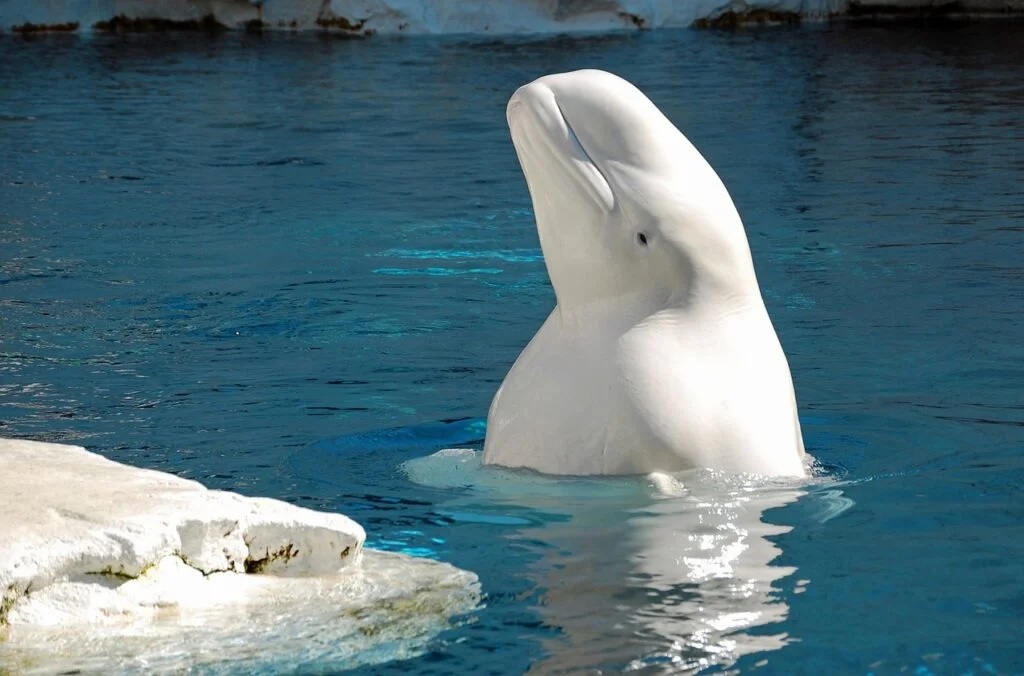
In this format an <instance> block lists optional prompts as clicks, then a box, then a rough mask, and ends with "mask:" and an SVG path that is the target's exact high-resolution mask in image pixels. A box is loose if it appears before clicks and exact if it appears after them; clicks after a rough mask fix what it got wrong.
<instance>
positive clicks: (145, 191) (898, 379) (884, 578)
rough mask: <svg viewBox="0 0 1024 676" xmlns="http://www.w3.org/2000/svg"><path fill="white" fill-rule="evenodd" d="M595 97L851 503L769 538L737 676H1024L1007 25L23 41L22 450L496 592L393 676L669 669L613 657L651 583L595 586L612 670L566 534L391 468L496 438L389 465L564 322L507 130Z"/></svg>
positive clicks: (12, 135) (6, 95)
mask: <svg viewBox="0 0 1024 676" xmlns="http://www.w3.org/2000/svg"><path fill="white" fill-rule="evenodd" d="M586 66H590V67H603V68H606V69H609V70H613V71H615V72H617V73H619V74H621V75H623V76H625V77H627V78H629V79H631V80H632V81H634V82H635V83H636V84H637V85H638V86H640V87H641V88H642V89H644V90H645V91H647V92H648V94H649V95H650V96H651V98H652V99H653V100H654V101H655V102H656V103H657V104H658V105H659V106H661V107H662V109H663V110H664V111H665V112H666V113H667V114H668V116H669V117H670V118H671V119H673V120H674V121H675V122H676V123H677V125H678V126H679V127H680V128H681V129H682V130H683V131H684V132H685V133H686V134H687V135H688V136H689V138H690V139H691V140H692V141H693V142H694V143H695V145H697V147H698V148H700V149H701V151H702V152H704V153H705V155H706V156H707V157H708V159H709V160H710V161H711V163H712V165H713V166H714V167H715V168H716V169H717V171H718V172H719V174H720V175H721V176H722V178H723V179H724V181H725V183H726V185H727V186H728V187H729V189H730V191H731V192H732V195H733V197H734V199H735V201H736V203H737V206H738V207H739V210H740V213H741V215H742V216H743V218H744V221H745V223H746V226H747V230H748V234H749V236H750V242H751V247H752V249H753V253H754V259H755V264H756V267H757V271H758V276H759V279H760V281H761V285H762V289H763V290H764V293H765V298H766V302H767V304H768V309H769V311H770V313H771V314H772V317H773V319H774V321H775V324H776V327H777V330H778V332H779V334H780V337H781V339H782V342H783V345H784V347H785V348H786V351H787V353H788V355H789V359H790V364H791V366H792V370H793V376H794V380H795V383H796V387H797V394H798V398H799V401H800V406H801V414H802V416H803V418H804V431H805V437H806V440H807V443H808V448H809V450H810V451H811V452H812V453H813V454H814V455H816V456H817V457H818V458H819V459H821V460H822V461H823V462H825V463H826V464H829V465H833V466H836V467H838V468H839V469H837V470H836V472H835V473H836V474H837V476H838V478H839V479H841V480H842V481H843V482H844V483H843V484H842V485H841V491H842V495H843V500H846V501H848V502H847V503H846V505H847V507H848V508H847V509H846V510H845V511H843V512H842V513H841V514H838V515H837V516H835V517H834V518H832V519H829V520H825V519H822V518H818V516H816V515H817V514H819V512H820V504H819V503H821V502H822V500H824V499H825V498H826V497H827V495H835V494H836V493H838V490H837V489H835V488H834V487H833V488H828V489H824V488H817V489H816V488H812V489H810V493H809V495H807V496H804V497H803V498H800V499H797V500H795V501H792V502H788V501H782V503H783V504H785V503H786V502H788V504H785V506H782V507H780V508H777V509H772V510H770V511H767V512H766V514H765V520H766V521H769V522H771V523H773V524H778V525H780V526H786V527H791V528H792V529H791V530H790V531H789V532H784V533H778V534H773V535H771V537H770V540H771V541H772V542H774V543H775V546H777V548H778V549H779V550H780V551H781V555H780V557H779V558H778V559H776V560H775V561H774V563H773V567H779V568H780V570H781V568H782V567H789V568H794V569H796V570H795V572H793V573H792V574H787V575H783V576H781V577H780V578H779V579H777V580H775V581H774V582H773V583H772V589H773V591H772V593H771V595H770V596H771V598H770V599H769V600H768V601H766V603H769V605H771V604H775V605H774V606H772V607H775V608H776V609H777V608H778V607H783V608H784V607H786V606H788V613H783V615H782V617H781V618H780V617H774V619H773V620H772V621H771V622H770V623H769V625H768V628H767V629H765V630H764V633H770V634H773V635H778V634H782V635H784V636H785V637H787V638H786V640H785V641H783V643H784V645H783V647H781V649H778V650H775V651H767V650H765V651H761V652H754V653H753V654H748V655H746V656H744V657H739V658H738V659H739V661H738V662H737V664H738V667H739V668H740V669H742V670H743V671H757V673H780V674H790V673H851V674H864V673H869V672H871V673H875V674H882V673H898V672H900V671H901V670H907V671H908V672H916V673H921V674H925V673H934V674H946V673H949V674H962V673H976V674H980V673H1004V674H1011V673H1024V656H1022V654H1021V647H1020V646H1021V645H1022V642H1024V591H1022V589H1024V587H1022V585H1021V582H1020V580H1021V577H1022V572H1024V567H1022V565H1021V563H1020V561H1021V559H1022V558H1024V529H1022V527H1021V522H1022V518H1024V500H1022V491H1021V489H1020V485H1021V484H1022V483H1024V463H1022V460H1021V451H1022V447H1024V394H1022V391H1024V322H1022V319H1021V311H1022V306H1024V273H1022V265H1021V261H1022V260H1024V188H1022V185H1024V114H1022V110H1024V40H1022V39H1021V32H1020V28H1019V26H1014V25H999V24H975V25H962V26H959V25H945V24H936V25H931V26H928V27H925V28H922V27H912V26H905V25H899V24H895V25H891V26H852V27H846V28H836V29H801V30H789V29H780V30H763V31H749V32H736V33H718V32H698V31H678V32H674V31H664V32H655V33H641V34H635V35H626V36H613V37H592V38H585V39H578V40H568V39H553V40H530V41H515V42H495V41H490V40H477V39H460V38H445V39H428V38H423V39H405V40H385V39H380V40H378V39H374V40H370V41H365V42H361V41H360V42H351V41H343V40H335V39H321V38H319V37H316V36H299V37H295V36H276V35H274V36H265V37H263V38H260V37H255V36H244V35H228V36H221V37H208V36H189V35H185V36H175V37H161V36H158V37H153V36H144V37H140V38H133V37H128V38H120V37H114V38H107V37H95V38H79V37H68V36H51V37H45V38H40V39H30V40H25V39H22V38H15V37H12V36H0V435H4V436H17V437H24V438H33V439H45V440H52V441H65V442H73V443H79V444H82V445H85V446H87V447H89V448H90V449H92V450H96V451H99V452H102V453H104V454H105V455H108V456H109V457H112V458H114V459H117V460H120V461H124V462H129V463H133V464H137V465H142V466H147V467H154V468H159V469H163V470H167V471H171V472H174V473H177V474H181V475H183V476H187V477H190V478H195V479H198V480H201V481H203V482H204V483H206V484H208V485H210V486H213V487H217V488H227V489H233V490H238V491H241V492H243V493H248V494H262V495H270V496H273V497H278V498H283V499H286V500H289V501H293V502H297V503H299V504H303V505H306V506H310V507H315V508H320V509H329V510H339V511H344V512H346V513H349V514H350V515H351V516H353V517H354V518H356V519H358V520H359V521H361V522H362V523H363V524H364V525H365V526H366V527H367V531H368V533H369V538H370V541H371V542H372V543H373V544H375V545H376V546H379V547H384V548H398V549H402V548H404V549H406V550H411V551H413V552H414V553H420V554H424V555H430V556H435V557H438V558H441V559H443V560H445V561H449V562H451V563H454V564H456V565H459V566H462V567H465V568H468V569H471V570H473V571H475V572H477V573H478V574H479V575H480V577H481V580H482V584H483V589H484V591H485V593H486V594H487V600H486V606H485V607H484V608H483V609H481V610H480V611H478V612H477V613H475V614H474V616H473V617H471V618H469V621H468V622H467V623H466V624H465V625H463V626H461V627H459V628H456V629H453V630H452V631H450V632H448V633H446V634H444V635H443V636H441V637H440V638H439V639H438V640H437V641H436V642H435V646H434V648H433V650H432V651H431V652H430V653H428V654H427V655H425V656H423V657H420V658H417V659H415V660H413V661H411V662H405V663H398V664H395V665H394V668H393V673H406V672H407V671H411V672H414V673H476V674H482V673H495V674H504V673H520V672H522V671H524V670H525V669H527V668H528V666H529V665H530V664H531V663H533V664H534V665H535V667H534V668H535V669H536V670H538V671H540V672H544V671H545V670H547V669H548V667H545V666H544V665H545V664H548V665H551V664H561V663H560V662H558V661H557V660H555V661H553V662H543V660H544V659H548V658H551V656H552V655H555V656H557V655H558V654H559V653H560V651H561V652H562V653H563V654H571V655H572V657H573V664H572V665H571V666H575V667H577V668H581V669H583V668H586V669H593V668H596V667H599V666H603V667H604V668H605V669H607V670H609V671H618V670H620V669H622V668H624V667H625V666H626V663H625V662H623V661H622V659H623V655H626V656H630V651H631V650H632V651H633V652H632V655H631V657H635V658H640V657H643V656H645V655H651V654H663V653H667V652H672V650H675V648H672V649H671V650H670V649H669V648H668V647H667V646H666V645H662V644H663V643H665V641H666V639H665V636H666V635H669V634H671V631H668V632H666V631H660V632H659V631H657V630H652V631H641V630H639V629H636V628H635V627H630V626H627V627H625V628H621V627H620V628H618V629H617V628H615V626H614V624H615V620H616V618H618V617H619V616H620V615H621V614H622V613H623V612H625V611H624V610H623V609H624V608H625V609H636V608H638V607H640V608H642V602H638V601H636V599H635V598H632V597H631V596H630V593H631V592H635V594H636V595H641V596H642V595H643V594H644V593H646V594H647V595H648V596H650V595H652V594H655V593H656V592H655V591H652V590H651V589H646V590H645V588H644V585H643V582H642V580H641V581H639V582H638V581H637V579H634V578H630V580H629V581H628V583H626V584H624V588H623V589H622V590H619V591H614V590H613V591H612V592H611V593H607V594H606V591H602V590H593V594H594V598H595V599H599V600H604V599H607V601H608V602H607V603H606V604H604V603H603V601H602V604H598V606H599V607H597V608H595V609H593V617H594V618H595V619H594V625H595V627H596V628H594V629H593V632H592V638H593V639H594V640H591V641H589V642H582V643H581V642H579V641H574V634H573V632H572V631H570V630H568V629H566V627H565V626H560V625H559V624H558V623H557V622H555V621H553V620H552V615H551V613H552V612H553V610H552V606H553V604H556V603H557V600H558V598H559V594H558V592H559V591H561V593H562V594H563V595H568V596H572V595H573V594H576V595H580V594H587V593H589V592H587V591H585V589H586V587H585V586H582V582H585V581H586V580H588V579H591V577H592V575H593V571H588V569H587V567H586V566H579V567H578V568H573V564H574V562H576V563H578V562H579V561H582V560H585V559H586V556H585V555H584V553H581V551H577V550H576V548H575V547H576V545H580V543H586V542H588V540H587V537H586V535H580V534H579V533H577V534H576V535H575V536H572V537H565V538H561V539H559V538H558V537H555V536H552V537H551V538H547V537H546V536H545V532H547V530H546V529H554V530H551V532H553V533H554V532H563V531H565V529H566V526H565V523H566V522H568V523H572V522H573V517H572V516H571V515H570V516H566V515H565V514H558V513H557V510H547V511H545V509H541V508H536V509H533V508H528V507H522V508H519V507H515V506H510V505H509V504H508V503H507V502H506V503H503V504H502V505H501V506H500V507H493V506H490V507H489V506H488V505H487V504H486V503H487V500H486V496H484V495H482V494H478V495H476V497H475V498H473V500H476V503H477V504H476V510H475V511H473V510H470V511H471V512H472V514H476V515H477V516H476V517H474V516H472V515H471V516H469V517H467V516H466V515H465V514H462V513H455V512H452V511H451V510H450V509H448V508H446V507H445V504H446V503H449V502H451V501H452V500H453V495H455V494H456V493H458V492H457V491H454V492H453V491H451V490H445V489H439V488H425V487H422V486H418V485H416V484H414V483H412V482H410V481H409V480H408V479H407V478H406V476H405V475H404V474H403V473H402V472H401V471H400V469H399V464H400V463H401V462H402V461H404V460H407V459H409V458H411V457H415V456H419V455H425V454H428V453H430V452H432V451H434V450H437V449H438V448H441V447H443V446H448V445H452V444H454V443H459V442H473V441H474V439H478V438H479V436H480V430H479V427H476V428H472V429H467V427H466V426H465V425H456V426H454V428H439V429H424V428H418V429H414V430H411V431H409V432H408V433H407V434H404V435H399V437H398V438H390V437H386V436H382V435H381V434H378V433H373V432H372V430H380V429H383V428H389V427H396V426H413V425H418V424H421V423H423V422H425V421H434V420H443V419H455V418H463V417H469V418H478V417H481V416H483V415H484V414H485V412H486V408H487V405H488V403H489V401H490V397H491V396H492V394H493V391H494V390H495V389H496V387H497V385H498V384H499V383H500V380H501V378H502V377H503V375H504V373H505V372H506V370H507V369H508V367H509V366H510V365H511V363H512V361H513V360H514V358H515V356H516V355H517V354H518V351H519V350H520V349H521V348H522V347H523V346H524V345H525V343H526V342H527V341H528V340H529V338H530V336H531V335H532V334H533V332H534V331H535V329H536V328H537V327H538V326H539V324H540V322H541V321H542V319H543V317H544V316H545V315H546V314H547V312H548V310H549V309H550V307H551V305H552V302H553V297H552V294H551V291H550V288H549V286H548V284H547V279H546V274H545V271H544V267H543V262H542V260H541V258H540V255H539V254H540V252H539V249H538V248H537V246H538V245H537V240H536V235H535V231H534V229H533V225H532V221H531V213H530V204H529V199H528V195H527V192H526V187H525V183H524V181H523V180H522V178H521V176H520V173H519V168H518V165H517V163H516V160H515V155H514V153H513V151H512V147H511V143H510V141H509V140H508V137H507V132H506V129H505V125H504V105H505V101H506V100H507V98H508V96H509V95H510V93H511V92H512V91H513V90H514V89H515V87H516V86H518V85H520V84H522V83H524V82H526V81H528V80H530V79H532V78H534V77H536V76H539V75H541V74H543V73H546V72H552V71H560V70H568V69H573V68H577V67H586ZM353 435H354V436H353ZM339 437H341V438H340V439H339ZM477 446H479V444H477ZM456 497H457V496H456ZM849 501H852V505H851V503H850V502H849ZM0 502H2V497H0ZM826 502H827V500H826ZM481 514H484V515H490V516H486V518H484V517H480V515H481ZM524 524H526V525H528V526H529V527H525V526H524ZM559 529H561V531H559ZM613 535H614V534H613ZM595 537H597V536H595ZM610 537H611V536H610ZM612 539H613V540H614V538H612ZM565 543H569V544H568V545H566V544H565ZM573 543H575V544H573ZM581 546H582V545H581ZM588 555H589V554H588ZM604 555H607V552H604ZM574 557H575V558H574ZM552 560H554V561H556V562H555V563H550V562H551V561H552ZM595 560H600V559H595ZM565 570H568V571H570V573H571V571H574V570H575V571H577V572H576V573H575V578H574V577H573V576H572V574H570V573H566V574H565V575H563V576H562V577H555V576H554V575H553V572H552V571H565ZM620 592H621V593H620ZM658 593H660V592H658ZM602 594H606V596H602ZM577 600H578V599H577ZM661 601H662V602H659V604H656V606H657V607H658V608H662V609H665V608H669V609H670V608H671V607H672V603H671V602H670V601H671V599H669V600H668V601H666V600H665V599H664V598H663V599H661ZM766 607H768V606H766ZM666 612H669V611H666ZM769 615H770V613H769ZM657 622H658V618H653V619H651V621H650V623H649V624H648V625H645V626H646V627H647V628H648V629H649V628H650V627H653V626H657ZM756 624H757V623H756V622H755V625H756ZM753 633H755V634H756V633H757V629H756V628H755V629H754V630H753ZM575 636H576V637H577V638H578V635H575ZM609 645H614V646H616V648H617V649H616V650H612V651H611V653H613V654H606V651H607V649H608V646H609ZM566 646H570V647H566ZM691 648H693V649H692V650H691V651H690V653H687V654H688V655H689V658H688V659H690V661H688V662H684V663H679V662H677V663H675V664H674V665H673V663H672V662H671V661H667V660H666V661H660V662H659V661H658V660H656V659H655V660H651V661H648V662H645V663H643V664H641V665H639V666H640V667H642V668H643V669H644V670H645V671H643V673H654V672H657V671H660V670H671V669H675V668H682V667H684V666H687V665H689V667H695V666H699V665H700V661H699V658H700V656H701V654H702V653H701V651H700V646H699V645H698V646H697V647H693V646H691ZM675 652H676V653H678V652H679V651H678V650H676V651H675ZM684 652H685V651H684ZM737 654H738V653H737ZM694 655H696V657H694ZM709 655H710V653H709ZM710 657H711V659H709V663H722V662H725V663H726V664H729V663H730V662H731V661H732V659H733V658H729V659H715V658H714V655H710ZM727 657H728V656H727ZM563 666H564V665H563ZM634 666H638V665H635V664H634ZM550 668H554V667H550ZM714 668H715V667H711V669H712V670H714ZM380 670H385V669H383V668H378V671H380Z"/></svg>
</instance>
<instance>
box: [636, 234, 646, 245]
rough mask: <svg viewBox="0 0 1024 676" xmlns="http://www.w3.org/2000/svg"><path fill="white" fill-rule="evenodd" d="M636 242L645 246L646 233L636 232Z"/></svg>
mask: <svg viewBox="0 0 1024 676" xmlns="http://www.w3.org/2000/svg"><path fill="white" fill-rule="evenodd" d="M636 243H637V244H639V245H640V246H647V233H645V232H638V233H636Z"/></svg>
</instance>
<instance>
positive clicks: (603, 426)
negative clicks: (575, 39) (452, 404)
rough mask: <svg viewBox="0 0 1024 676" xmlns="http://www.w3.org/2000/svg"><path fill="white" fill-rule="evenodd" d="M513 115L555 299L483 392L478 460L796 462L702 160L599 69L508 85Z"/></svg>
mask: <svg viewBox="0 0 1024 676" xmlns="http://www.w3.org/2000/svg"><path fill="white" fill-rule="evenodd" d="M507 118H508V125H509V129H510V131H511V135H512V141H513V144H514V146H515V149H516V154H517V156H518V158H519V162H520V164H521V165H522V169H523V173H524V175H525V177H526V182H527V186H528V188H529V191H530V196H531V198H532V201H533V206H534V213H535V215H536V220H537V231H538V235H539V238H540V244H541V248H542V250H543V252H544V259H545V264H546V266H547V271H548V275H549V277H550V279H551V284H552V286H553V288H554V292H555V298H556V305H555V308H554V309H553V310H552V312H551V314H550V315H549V316H548V318H547V320H546V321H545V322H544V324H543V325H542V326H541V327H540V329H539V330H538V331H537V334H536V335H535V336H534V337H533V339H532V340H531V341H530V343H529V344H528V345H527V346H526V348H525V349H524V350H523V351H522V353H521V354H520V355H519V358H518V359H517V360H516V362H515V364H514V365H513V366H512V368H511V369H510V370H509V372H508V374H507V375H506V377H505V379H504V382H503V383H502V385H501V387H500V388H499V389H498V391H497V393H496V394H495V396H494V400H493V402H492V404H491V407H490V411H489V413H488V420H487V435H486V440H485V444H484V458H483V461H484V463H485V464H490V465H501V466H506V467H522V468H530V469H533V470H536V471H539V472H544V473H549V474H574V475H594V474H639V473H650V472H675V471H680V470H686V469H691V468H698V467H705V468H712V469H720V470H726V471H730V472H750V473H757V474H763V475H789V476H802V475H804V474H805V466H804V459H805V452H804V445H803V440H802V437H801V432H800V422H799V418H798V416H797V404H796V396H795V393H794V388H793V382H792V377H791V375H790V370H789V364H788V362H787V361H786V356H785V354H784V352H783V350H782V346H781V345H780V343H779V339H778V337H777V335H776V333H775V329H774V328H773V326H772V323H771V319H770V318H769V316H768V312H767V310H766V308H765V305H764V301H763V299H762V297H761V291H760V288H759V287H758V283H757V278H756V276H755V274H754V265H753V261H752V259H751V254H750V247H749V244H748V242H747V237H746V233H745V231H744V229H743V223H742V221H741V220H740V216H739V214H738V212H737V210H736V207H735V205H734V204H733V201H732V198H731V197H730V196H729V193H728V191H727V190H726V188H725V185H724V184H723V183H722V181H721V179H720V178H719V177H718V175H717V174H716V173H715V171H714V170H713V169H712V168H711V166H710V165H709V164H708V163H707V161H706V160H705V159H704V158H703V157H702V156H701V154H700V153H699V152H698V151H697V149H696V148H694V146H693V145H692V144H691V143H690V142H689V141H688V140H687V139H686V137H685V136H683V134H682V133H681V132H680V131H679V130H678V129H677V128H676V127H675V126H674V125H673V124H672V122H671V121H669V120H668V118H666V117H665V115H663V114H662V113H661V111H660V110H658V108H657V107H656V106H655V105H654V104H653V103H652V102H651V101H650V100H649V99H648V98H647V97H646V96H645V95H644V94H643V93H642V92H641V91H640V90H639V89H637V88H636V87H635V86H633V85H632V84H630V83H629V82H627V81H626V80H623V79H622V78H620V77H617V76H615V75H613V74H611V73H607V72H603V71H597V70H581V71H576V72H571V73H561V74H556V75H548V76H545V77H542V78H540V79H538V80H535V81H534V82H531V83H530V84H527V85H525V86H523V87H520V88H519V89H518V90H517V91H516V92H515V94H514V95H513V96H512V98H511V100H510V101H509V103H508V108H507Z"/></svg>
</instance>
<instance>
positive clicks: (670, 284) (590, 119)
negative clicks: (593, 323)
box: [506, 70, 760, 310]
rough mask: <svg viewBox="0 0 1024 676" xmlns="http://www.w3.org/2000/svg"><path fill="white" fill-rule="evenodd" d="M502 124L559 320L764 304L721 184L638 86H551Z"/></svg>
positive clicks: (583, 73) (590, 82)
mask: <svg viewBox="0 0 1024 676" xmlns="http://www.w3.org/2000/svg"><path fill="white" fill-rule="evenodd" d="M506 116H507V118H508V124H509V129H510V131H511V134H512V141H513V143H514V145H515V148H516V154H517V156H518V158H519V162H520V164H521V165H522V169H523V173H524V175H525V176H526V182H527V186H528V187H529V191H530V196H531V198H532V200H533V207H534V213H535V215H536V219H537V231H538V235H539V237H540V243H541V248H542V249H543V251H544V258H545V262H546V264H547V268H548V275H549V277H550V278H551V283H552V286H553V287H554V290H555V296H556V298H557V302H558V306H559V307H560V308H562V309H563V310H564V309H566V308H576V307H587V306H589V305H590V304H591V303H592V302H593V301H601V300H607V299H613V298H630V299H634V300H635V299H636V297H637V295H638V294H639V295H642V296H645V297H647V298H648V299H650V300H653V301H654V302H655V304H657V305H662V304H672V303H676V304H682V305H687V304H697V303H701V302H711V303H714V304H716V305H717V306H721V305H722V303H723V302H727V301H739V302H747V301H748V300H750V299H751V298H757V299H758V301H759V300H760V291H759V290H758V287H757V282H756V279H755V277H754V269H753V263H752V261H751V257H750V249H749V246H748V244H747V238H746V233H745V232H744V230H743V224H742V221H741V220H740V217H739V214H738V213H737V211H736V208H735V206H734V205H733V202H732V198H731V197H730V196H729V193H728V191H727V190H726V188H725V186H724V185H723V183H722V181H721V179H720V178H719V177H718V175H717V174H716V173H715V171H714V170H713V169H712V168H711V166H710V165H709V164H708V163H707V161H706V160H705V159H704V158H703V157H702V156H701V154H700V153H699V152H698V151H697V149H696V148H694V147H693V145H692V144H691V143H690V142H689V141H688V140H687V139H686V137H685V136H683V134H682V133H680V132H679V130H678V129H676V127H675V126H674V125H673V124H672V122H670V121H669V119H668V118H667V117H665V115H663V114H662V112H661V111H660V110H658V108H657V107H656V106H655V105H654V104H653V103H652V102H651V101H650V99H648V98H647V97H646V96H645V95H644V94H643V93H642V92H641V91H640V90H639V89H637V88H636V87H635V86H633V85H632V84H630V83H629V82H627V81H625V80H623V79H622V78H620V77H618V76H616V75H612V74H611V73H606V72H603V71H598V70H580V71H575V72H570V73H560V74H556V75H547V76H545V77H542V78H539V79H537V80H535V81H533V82H531V83H530V84H527V85H524V86H522V87H520V88H519V89H518V90H517V91H516V92H515V94H514V95H513V96H512V98H511V100H510V101H509V103H508V108H507V111H506Z"/></svg>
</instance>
